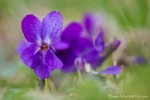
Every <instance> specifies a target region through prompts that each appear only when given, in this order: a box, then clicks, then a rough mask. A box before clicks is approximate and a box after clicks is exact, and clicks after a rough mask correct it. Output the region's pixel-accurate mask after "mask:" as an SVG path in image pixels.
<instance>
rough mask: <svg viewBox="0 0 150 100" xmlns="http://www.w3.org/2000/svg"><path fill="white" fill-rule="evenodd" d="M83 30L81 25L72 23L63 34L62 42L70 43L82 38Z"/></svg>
mask: <svg viewBox="0 0 150 100" xmlns="http://www.w3.org/2000/svg"><path fill="white" fill-rule="evenodd" d="M82 30H83V29H82V27H81V25H80V24H79V23H76V22H72V23H70V24H69V25H68V26H67V27H66V28H65V30H64V31H63V32H62V35H61V40H62V41H64V42H68V43H70V42H72V41H73V40H74V39H76V38H78V37H80V33H81V32H82Z"/></svg>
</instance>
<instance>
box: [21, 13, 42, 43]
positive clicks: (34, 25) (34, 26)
mask: <svg viewBox="0 0 150 100" xmlns="http://www.w3.org/2000/svg"><path fill="white" fill-rule="evenodd" d="M21 28H22V32H23V33H24V36H25V38H26V39H27V41H28V42H30V43H37V42H38V41H40V33H41V22H40V20H39V19H38V18H37V17H35V16H34V15H32V14H30V15H26V16H25V17H24V18H23V20H22V23H21Z"/></svg>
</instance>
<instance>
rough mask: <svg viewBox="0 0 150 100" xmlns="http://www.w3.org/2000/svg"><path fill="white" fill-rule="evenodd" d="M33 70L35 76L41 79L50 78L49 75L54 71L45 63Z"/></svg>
mask: <svg viewBox="0 0 150 100" xmlns="http://www.w3.org/2000/svg"><path fill="white" fill-rule="evenodd" d="M33 70H34V72H35V74H36V75H37V76H38V77H39V78H41V79H44V78H49V75H50V73H51V71H52V69H51V68H50V67H49V66H48V65H46V64H44V63H43V62H41V63H40V64H39V65H38V66H36V67H35V68H34V69H33Z"/></svg>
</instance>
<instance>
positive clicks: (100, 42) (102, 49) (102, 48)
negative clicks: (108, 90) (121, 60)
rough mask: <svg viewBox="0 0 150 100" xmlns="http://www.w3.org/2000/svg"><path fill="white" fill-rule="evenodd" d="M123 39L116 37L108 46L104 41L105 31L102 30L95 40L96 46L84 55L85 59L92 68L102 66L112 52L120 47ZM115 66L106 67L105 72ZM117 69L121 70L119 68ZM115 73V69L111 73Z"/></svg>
mask: <svg viewBox="0 0 150 100" xmlns="http://www.w3.org/2000/svg"><path fill="white" fill-rule="evenodd" d="M120 43H121V41H120V40H117V39H115V40H114V41H111V42H108V43H107V46H106V45H105V43H104V33H103V31H101V32H100V33H99V34H98V36H97V38H96V40H95V48H94V47H93V48H91V49H89V50H87V52H86V53H85V55H84V56H83V58H84V61H85V62H86V63H89V64H90V65H91V66H92V68H93V69H94V70H95V69H96V68H97V67H100V65H101V64H102V63H103V62H104V61H105V60H106V59H107V58H108V56H110V55H111V54H112V52H113V51H114V50H116V49H117V48H118V46H119V45H120ZM113 67H114V66H111V67H110V68H109V67H108V68H106V69H105V70H104V72H107V71H108V72H110V69H113ZM117 68H118V67H115V68H114V69H117ZM117 70H120V68H118V69H117ZM112 73H115V72H114V70H112V72H110V73H109V74H112Z"/></svg>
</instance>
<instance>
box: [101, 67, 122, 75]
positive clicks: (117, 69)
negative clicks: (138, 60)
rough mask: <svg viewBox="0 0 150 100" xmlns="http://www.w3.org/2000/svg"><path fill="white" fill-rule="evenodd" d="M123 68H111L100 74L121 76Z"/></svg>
mask: <svg viewBox="0 0 150 100" xmlns="http://www.w3.org/2000/svg"><path fill="white" fill-rule="evenodd" d="M120 73H121V68H120V67H119V66H109V67H107V68H106V69H104V70H103V71H101V72H99V74H120Z"/></svg>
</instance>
